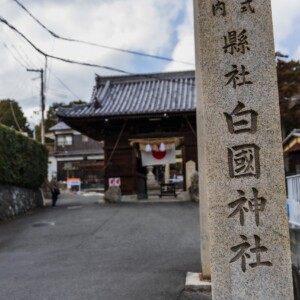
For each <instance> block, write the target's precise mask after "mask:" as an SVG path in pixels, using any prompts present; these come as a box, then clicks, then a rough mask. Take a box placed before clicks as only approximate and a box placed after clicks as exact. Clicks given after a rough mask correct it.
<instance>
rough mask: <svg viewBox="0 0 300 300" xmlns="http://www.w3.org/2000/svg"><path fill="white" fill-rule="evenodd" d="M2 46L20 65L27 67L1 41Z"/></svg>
mask: <svg viewBox="0 0 300 300" xmlns="http://www.w3.org/2000/svg"><path fill="white" fill-rule="evenodd" d="M3 45H4V47H5V48H6V49H7V51H8V52H9V53H10V54H11V56H12V57H13V58H14V59H15V60H16V61H17V62H18V63H19V65H20V66H22V67H23V68H25V69H27V68H28V66H26V65H25V64H24V63H23V62H22V61H21V60H20V59H19V58H18V57H17V56H16V55H15V54H14V53H13V52H12V51H11V50H10V49H9V48H8V46H7V45H6V44H5V43H4V42H3Z"/></svg>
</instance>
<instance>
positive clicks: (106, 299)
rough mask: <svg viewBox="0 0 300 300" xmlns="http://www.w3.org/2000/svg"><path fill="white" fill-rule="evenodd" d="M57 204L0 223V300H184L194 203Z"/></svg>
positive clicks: (193, 257)
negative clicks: (46, 223) (53, 206)
mask: <svg viewBox="0 0 300 300" xmlns="http://www.w3.org/2000/svg"><path fill="white" fill-rule="evenodd" d="M61 198H62V199H60V202H58V207H57V208H56V209H52V208H50V207H45V208H42V209H37V210H35V211H34V212H33V213H32V214H30V215H27V216H23V217H19V218H18V219H16V220H13V221H11V222H7V223H4V224H0V262H1V264H0V265H1V267H0V299H3V300H6V299H8V300H10V299H12V300H21V299H22V300H23V299H24V300H29V299H30V300H56V299H58V300H68V299H72V300H77V299H78V300H79V299H80V300H86V299H88V300H90V299H91V300H92V299H96V300H169V299H170V300H171V299H172V300H174V299H182V290H183V288H184V281H185V276H186V272H187V271H191V272H199V269H200V262H199V231H198V228H199V216H198V206H197V204H193V203H189V202H185V203H163V204H162V203H157V204H145V203H143V204H138V203H136V204H132V203H126V204H115V205H114V204H105V205H99V204H96V203H95V202H96V200H97V197H85V198H84V199H83V200H82V198H83V197H78V196H72V197H71V198H70V196H68V197H66V196H63V195H62V197H61ZM74 205H75V206H74ZM78 205H79V206H78ZM80 205H81V206H80ZM76 206H77V207H76ZM44 222H48V226H42V225H45V224H43V223H44ZM180 295H181V296H180Z"/></svg>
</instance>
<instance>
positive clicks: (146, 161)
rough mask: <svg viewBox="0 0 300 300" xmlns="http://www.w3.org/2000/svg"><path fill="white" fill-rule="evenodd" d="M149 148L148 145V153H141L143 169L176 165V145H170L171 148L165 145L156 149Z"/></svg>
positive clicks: (146, 148)
mask: <svg viewBox="0 0 300 300" xmlns="http://www.w3.org/2000/svg"><path fill="white" fill-rule="evenodd" d="M149 146H150V145H149ZM149 146H148V145H146V147H145V150H146V151H141V153H142V165H143V167H145V166H156V165H165V164H174V163H176V152H175V145H174V144H171V145H170V146H169V145H168V146H169V147H166V145H165V144H163V143H162V144H160V145H158V146H156V147H151V146H150V147H151V148H150V147H149Z"/></svg>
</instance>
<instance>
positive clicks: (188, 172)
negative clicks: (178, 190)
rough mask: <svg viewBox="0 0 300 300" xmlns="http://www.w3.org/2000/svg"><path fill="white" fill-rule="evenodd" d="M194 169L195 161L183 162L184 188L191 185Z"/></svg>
mask: <svg viewBox="0 0 300 300" xmlns="http://www.w3.org/2000/svg"><path fill="white" fill-rule="evenodd" d="M195 171H196V163H195V162H194V161H192V160H189V161H188V162H187V163H186V164H185V176H186V189H187V190H188V189H189V188H190V186H191V185H192V176H193V174H194V173H195Z"/></svg>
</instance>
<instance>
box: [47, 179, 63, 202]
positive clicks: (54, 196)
mask: <svg viewBox="0 0 300 300" xmlns="http://www.w3.org/2000/svg"><path fill="white" fill-rule="evenodd" d="M49 187H50V191H51V194H52V207H56V201H57V198H58V195H59V194H60V191H59V186H58V182H57V180H56V177H52V179H51V181H50V184H49Z"/></svg>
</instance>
